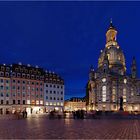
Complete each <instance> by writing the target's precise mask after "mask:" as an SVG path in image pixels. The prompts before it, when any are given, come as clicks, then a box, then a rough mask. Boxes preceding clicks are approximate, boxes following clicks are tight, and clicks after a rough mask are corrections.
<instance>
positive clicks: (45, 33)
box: [0, 2, 140, 98]
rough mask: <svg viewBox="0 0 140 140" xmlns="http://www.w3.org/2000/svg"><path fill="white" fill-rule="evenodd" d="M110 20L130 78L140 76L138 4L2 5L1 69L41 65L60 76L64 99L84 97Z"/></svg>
mask: <svg viewBox="0 0 140 140" xmlns="http://www.w3.org/2000/svg"><path fill="white" fill-rule="evenodd" d="M110 18H112V19H113V24H114V26H115V27H116V28H117V30H118V43H119V45H120V47H121V48H122V49H123V51H124V54H125V58H126V64H127V72H128V73H130V64H131V60H132V57H133V56H135V57H136V60H137V66H138V71H139V70H140V59H139V56H140V44H139V41H140V2H0V63H6V64H11V63H18V62H22V63H23V64H31V65H33V66H34V65H38V66H40V67H43V68H44V69H49V70H51V71H55V72H56V73H58V74H60V75H61V76H62V77H63V78H64V80H65V89H66V91H65V94H66V98H70V97H72V96H85V85H86V82H87V80H88V72H89V67H90V65H91V64H93V66H94V68H95V69H96V67H97V63H98V57H99V54H100V50H101V49H103V48H104V47H105V33H106V30H107V28H108V26H109V22H110Z"/></svg>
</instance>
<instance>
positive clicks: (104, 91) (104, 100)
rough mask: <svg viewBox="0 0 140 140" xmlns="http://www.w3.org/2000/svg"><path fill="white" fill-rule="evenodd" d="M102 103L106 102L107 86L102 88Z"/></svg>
mask: <svg viewBox="0 0 140 140" xmlns="http://www.w3.org/2000/svg"><path fill="white" fill-rule="evenodd" d="M102 101H103V102H106V86H103V87H102Z"/></svg>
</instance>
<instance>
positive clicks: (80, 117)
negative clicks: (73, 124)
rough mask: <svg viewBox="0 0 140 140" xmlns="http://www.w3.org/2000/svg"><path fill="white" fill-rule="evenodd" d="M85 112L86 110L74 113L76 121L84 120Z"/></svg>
mask: <svg viewBox="0 0 140 140" xmlns="http://www.w3.org/2000/svg"><path fill="white" fill-rule="evenodd" d="M84 115H85V112H84V110H77V111H74V112H73V118H74V119H84Z"/></svg>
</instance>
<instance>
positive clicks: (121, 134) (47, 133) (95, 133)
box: [0, 117, 140, 139]
mask: <svg viewBox="0 0 140 140" xmlns="http://www.w3.org/2000/svg"><path fill="white" fill-rule="evenodd" d="M9 138H12V139H140V120H136V119H134V120H129V119H127V120H122V119H120V120H119V119H87V120H74V119H51V120H50V119H47V118H45V117H34V118H32V117H29V118H27V119H20V120H17V119H0V139H9Z"/></svg>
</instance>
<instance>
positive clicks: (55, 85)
mask: <svg viewBox="0 0 140 140" xmlns="http://www.w3.org/2000/svg"><path fill="white" fill-rule="evenodd" d="M44 103H45V107H46V112H50V111H61V112H62V111H63V109H64V81H63V80H62V79H61V77H60V76H58V75H57V74H55V73H46V79H45V83H44Z"/></svg>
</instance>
